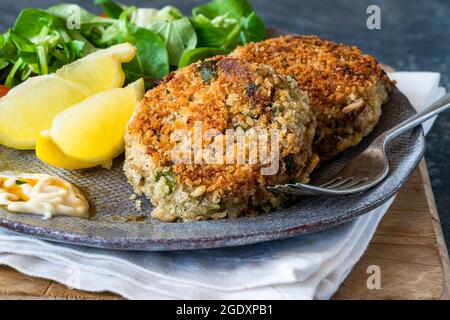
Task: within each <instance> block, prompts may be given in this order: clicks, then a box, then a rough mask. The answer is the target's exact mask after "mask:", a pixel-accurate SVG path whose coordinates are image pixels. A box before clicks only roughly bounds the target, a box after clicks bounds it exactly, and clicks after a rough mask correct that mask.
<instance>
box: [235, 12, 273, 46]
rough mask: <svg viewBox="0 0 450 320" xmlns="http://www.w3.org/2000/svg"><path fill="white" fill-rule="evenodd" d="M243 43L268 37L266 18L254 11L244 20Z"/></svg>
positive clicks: (241, 34)
mask: <svg viewBox="0 0 450 320" xmlns="http://www.w3.org/2000/svg"><path fill="white" fill-rule="evenodd" d="M240 36H241V43H242V44H247V43H250V42H258V41H261V40H264V39H266V38H267V28H266V24H265V23H264V20H263V19H262V18H261V17H259V16H258V15H257V14H256V13H254V12H252V13H251V14H250V15H249V16H248V17H246V18H244V20H243V21H242V29H241V33H240Z"/></svg>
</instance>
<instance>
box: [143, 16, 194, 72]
mask: <svg viewBox="0 0 450 320" xmlns="http://www.w3.org/2000/svg"><path fill="white" fill-rule="evenodd" d="M147 28H148V29H150V30H152V31H153V32H155V33H156V34H158V35H159V36H160V37H161V38H162V39H163V41H164V44H165V46H166V48H167V51H168V54H169V63H170V65H172V66H177V65H178V63H179V61H180V59H181V57H182V55H183V54H184V53H185V52H186V51H188V50H191V49H194V48H195V47H196V46H197V34H196V33H195V30H194V27H193V26H192V24H191V22H190V21H189V19H188V18H186V17H184V18H181V19H177V20H172V21H163V20H157V21H154V22H152V23H150V24H149V25H148V27H147Z"/></svg>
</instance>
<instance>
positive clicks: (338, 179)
mask: <svg viewBox="0 0 450 320" xmlns="http://www.w3.org/2000/svg"><path fill="white" fill-rule="evenodd" d="M341 179H342V177H341V176H339V177H336V178H334V179H331V180H330V181H328V182H326V183H324V184H321V185H320V187H321V188H328V187H329V186H330V185H332V184H334V183H336V182H338V181H340V180H341Z"/></svg>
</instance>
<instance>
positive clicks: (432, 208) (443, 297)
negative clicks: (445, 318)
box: [419, 158, 450, 300]
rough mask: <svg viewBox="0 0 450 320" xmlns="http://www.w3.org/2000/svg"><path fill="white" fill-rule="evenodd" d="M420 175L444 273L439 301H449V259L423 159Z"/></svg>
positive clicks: (420, 165)
mask: <svg viewBox="0 0 450 320" xmlns="http://www.w3.org/2000/svg"><path fill="white" fill-rule="evenodd" d="M419 169H420V174H421V176H422V179H423V183H424V189H425V194H426V196H427V201H428V206H429V207H430V212H431V216H432V220H433V227H434V232H435V234H436V239H437V243H438V250H439V254H440V256H441V260H442V267H443V273H444V279H443V281H444V283H443V291H442V294H441V297H440V299H441V300H449V299H450V295H449V289H450V259H449V256H448V249H447V245H446V244H445V239H444V234H443V232H442V226H441V220H440V218H439V214H438V211H437V208H436V202H435V199H434V194H433V189H432V186H431V181H430V176H429V174H428V169H427V165H426V160H425V158H424V159H422V161H421V162H420V164H419Z"/></svg>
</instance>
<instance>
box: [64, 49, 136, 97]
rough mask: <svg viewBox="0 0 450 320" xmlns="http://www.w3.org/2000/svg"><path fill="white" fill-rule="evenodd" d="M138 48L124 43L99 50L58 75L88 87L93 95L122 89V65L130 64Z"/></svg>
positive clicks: (67, 67) (69, 65)
mask: <svg viewBox="0 0 450 320" xmlns="http://www.w3.org/2000/svg"><path fill="white" fill-rule="evenodd" d="M135 55H136V47H134V46H133V45H131V44H129V43H122V44H118V45H115V46H112V47H109V48H107V49H104V50H99V51H96V52H94V53H91V54H89V55H87V56H86V57H84V58H81V59H79V60H76V61H75V62H72V63H71V64H68V65H65V66H63V67H62V68H61V69H59V70H58V71H56V75H57V76H59V77H61V78H63V79H66V80H70V81H73V82H76V83H79V84H82V85H84V86H85V87H87V88H88V89H89V90H90V92H91V94H96V93H98V92H102V91H106V90H109V89H113V88H121V87H122V86H123V84H124V82H125V73H124V72H123V70H122V63H126V62H130V61H131V60H132V59H133V58H134V56H135Z"/></svg>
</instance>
